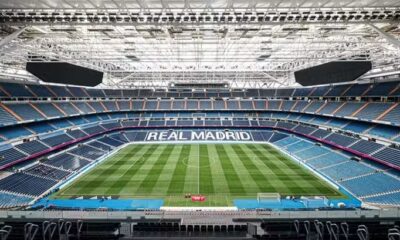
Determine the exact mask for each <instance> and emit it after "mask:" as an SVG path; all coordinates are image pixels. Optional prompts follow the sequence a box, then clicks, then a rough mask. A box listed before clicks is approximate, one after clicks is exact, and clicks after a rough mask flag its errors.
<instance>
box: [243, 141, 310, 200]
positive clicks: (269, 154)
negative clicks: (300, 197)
mask: <svg viewBox="0 0 400 240" xmlns="http://www.w3.org/2000/svg"><path fill="white" fill-rule="evenodd" d="M261 145H263V146H262V148H264V149H265V150H267V151H266V152H262V151H260V150H259V149H257V148H256V147H255V146H249V148H250V149H251V150H252V151H253V152H254V153H255V154H256V155H259V156H263V159H264V161H263V163H264V164H265V165H266V166H267V167H269V168H271V169H274V171H275V173H276V174H277V175H278V176H280V177H282V178H283V179H284V180H283V182H285V184H286V186H287V188H288V189H289V190H290V193H282V192H281V193H282V194H296V193H299V192H306V190H304V189H303V188H302V186H300V185H299V184H298V183H297V182H296V181H295V179H292V176H291V175H289V174H287V173H286V172H284V171H283V169H282V168H281V167H279V166H277V164H276V163H275V162H279V163H283V162H284V161H290V160H288V159H286V158H284V157H282V155H276V153H275V152H274V151H271V147H269V146H267V145H265V146H267V147H265V146H264V144H261ZM271 159H272V161H271ZM274 160H275V161H274Z"/></svg>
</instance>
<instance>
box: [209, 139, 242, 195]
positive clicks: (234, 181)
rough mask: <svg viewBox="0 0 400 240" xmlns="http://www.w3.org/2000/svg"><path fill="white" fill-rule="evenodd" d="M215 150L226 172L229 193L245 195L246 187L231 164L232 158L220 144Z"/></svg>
mask: <svg viewBox="0 0 400 240" xmlns="http://www.w3.org/2000/svg"><path fill="white" fill-rule="evenodd" d="M215 148H216V150H217V154H218V157H219V160H220V162H221V165H222V168H223V170H224V176H225V179H226V182H227V183H228V187H229V192H230V193H231V194H239V195H240V194H243V193H244V192H245V190H244V187H243V185H242V182H241V181H240V178H239V176H238V174H237V173H236V171H235V168H234V167H233V165H232V163H231V160H230V156H229V155H228V154H227V153H226V151H225V148H224V145H223V144H218V145H216V146H215Z"/></svg>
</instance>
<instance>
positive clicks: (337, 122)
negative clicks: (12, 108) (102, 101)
mask: <svg viewBox="0 0 400 240" xmlns="http://www.w3.org/2000/svg"><path fill="white" fill-rule="evenodd" d="M201 117H202V118H204V117H205V118H204V120H202V119H200V117H199V116H198V113H194V112H177V113H167V112H149V113H140V114H139V113H106V114H95V115H87V116H79V117H71V118H64V119H54V120H49V121H46V122H33V123H26V124H20V125H16V126H9V127H1V128H0V142H2V141H4V140H12V139H16V138H20V137H23V138H26V137H28V136H30V135H35V134H44V133H48V132H52V131H56V130H58V129H60V128H68V127H73V126H77V125H82V124H90V123H93V125H92V127H93V129H89V130H88V131H87V133H90V134H93V133H96V132H99V127H98V126H96V124H95V123H96V122H99V121H105V120H110V119H119V118H122V119H126V118H129V119H138V118H141V119H142V121H141V122H139V121H135V122H136V123H137V124H134V125H136V126H179V125H196V126H213V125H215V126H235V125H244V126H248V125H249V123H248V122H247V120H246V119H247V118H253V119H254V120H250V125H251V126H258V125H264V126H265V125H268V124H267V123H264V122H263V123H262V122H260V121H264V120H260V118H268V119H287V120H292V121H300V122H307V123H310V124H315V125H324V126H326V127H337V128H342V129H344V130H346V131H349V132H353V133H356V134H367V135H371V136H372V137H380V138H385V139H391V140H392V141H398V142H400V128H399V127H395V126H388V125H383V124H375V123H367V122H358V121H355V120H350V119H348V120H347V119H346V120H342V119H335V118H332V117H326V116H318V115H307V114H303V113H283V112H263V113H246V112H225V113H223V112H219V113H218V112H216V113H210V112H209V113H203V114H202V116H201ZM143 118H150V121H147V120H143ZM160 118H161V119H160ZM164 118H174V119H175V118H178V120H170V121H166V122H164V121H163V120H164ZM188 118H189V119H188ZM193 118H194V119H193ZM214 118H221V121H219V120H217V121H216V120H215V119H214ZM243 118H245V119H243ZM231 119H232V120H233V121H231ZM160 120H162V121H160ZM192 120H193V121H192ZM244 120H245V121H244ZM257 120H258V122H257ZM100 129H103V127H100Z"/></svg>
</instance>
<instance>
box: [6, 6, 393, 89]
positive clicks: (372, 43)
mask: <svg viewBox="0 0 400 240" xmlns="http://www.w3.org/2000/svg"><path fill="white" fill-rule="evenodd" d="M399 21H400V2H398V1H380V2H376V1H372V0H371V1H370V0H367V1H350V0H343V1H325V2H320V1H313V0H306V1H268V3H266V1H257V0H252V1H243V0H229V1H204V0H196V1H187V0H184V1H176V0H160V1H157V0H149V1H146V0H107V1H106V0H91V1H78V0H74V1H69V0H68V1H67V0H40V1H29V2H28V1H23V0H14V1H6V2H5V3H3V2H1V3H0V23H1V24H2V32H1V35H0V36H1V37H2V42H4V44H2V46H0V53H1V54H0V71H1V72H2V73H3V75H8V76H13V77H15V78H24V79H30V80H35V78H34V77H33V76H31V75H29V74H28V73H27V72H26V71H25V70H24V69H25V64H26V62H27V61H67V62H70V63H73V64H77V65H80V66H84V67H89V68H93V69H96V70H100V71H103V72H104V73H105V76H106V77H105V80H104V85H106V86H112V87H123V88H126V87H155V88H156V87H167V86H168V85H169V84H171V83H174V82H188V83H196V82H227V83H229V84H230V85H231V86H233V87H286V86H293V85H296V83H295V81H294V77H293V72H294V71H296V70H299V69H303V68H306V67H310V66H314V65H317V64H322V63H325V62H329V61H343V60H368V61H369V60H370V61H372V63H373V67H374V70H373V71H372V72H373V73H374V74H376V73H378V72H390V71H398V70H400V61H399V58H400V47H399V44H397V43H399V42H400V41H399V39H400V28H399ZM16 33H18V34H16ZM15 35H17V36H16V37H15ZM11 36H14V37H11ZM5 40H7V42H5ZM0 45H1V44H0Z"/></svg>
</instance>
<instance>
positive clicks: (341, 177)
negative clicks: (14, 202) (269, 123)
mask: <svg viewBox="0 0 400 240" xmlns="http://www.w3.org/2000/svg"><path fill="white" fill-rule="evenodd" d="M146 135H147V131H144V130H142V131H137V130H128V131H123V132H117V133H112V134H109V135H105V136H99V137H98V138H96V139H94V140H93V139H90V140H88V142H83V143H80V144H78V145H77V146H75V147H73V148H71V149H67V150H66V151H65V152H62V153H58V154H56V155H54V156H50V157H48V158H47V160H44V161H41V162H40V163H37V164H36V165H34V166H32V167H30V168H28V169H26V170H23V171H22V172H18V173H14V174H12V175H10V176H8V177H6V178H4V179H2V180H0V190H3V191H8V192H11V193H19V194H23V195H26V196H30V197H31V196H38V195H40V194H42V193H43V192H45V191H47V190H48V189H49V188H51V187H52V186H54V185H55V184H56V183H57V182H59V181H62V180H64V179H65V178H66V177H67V176H68V175H69V174H71V173H72V172H73V171H79V170H80V169H82V168H83V167H85V166H87V165H88V164H90V163H92V162H93V161H95V160H97V159H99V158H101V157H104V156H105V155H106V154H107V153H109V152H110V151H112V150H113V149H115V148H116V147H119V146H121V145H122V144H125V143H128V142H131V141H144V140H145V137H146ZM252 135H253V140H254V141H262V142H265V141H268V142H271V143H274V144H275V145H276V146H278V147H279V148H281V149H284V150H285V151H287V152H288V153H290V154H291V155H294V156H296V157H297V158H299V159H301V160H302V161H303V162H304V163H305V164H307V165H309V166H310V167H312V168H314V169H316V170H318V171H320V172H321V173H323V174H324V175H326V176H327V177H329V178H330V179H332V180H333V181H336V182H338V184H340V185H343V186H345V187H346V188H347V189H348V190H349V191H351V192H352V193H354V194H356V195H357V196H360V197H366V198H367V197H371V196H374V195H381V194H391V193H392V192H391V191H394V190H395V189H396V187H399V183H400V181H399V179H397V178H395V177H394V176H392V175H389V174H387V173H386V172H385V173H384V174H383V175H382V174H380V175H379V174H378V173H381V171H386V170H387V168H385V167H383V166H378V165H371V164H368V163H367V162H364V161H362V162H356V161H354V160H351V157H350V155H346V154H343V153H341V152H336V151H334V150H332V149H330V148H326V147H323V146H320V145H315V144H314V143H313V142H310V141H308V140H305V139H302V138H299V137H295V136H294V135H288V134H284V133H281V132H276V131H271V130H263V131H252ZM375 175H376V176H375ZM369 176H374V177H373V178H370V177H369ZM380 176H383V177H382V178H384V181H385V182H387V183H388V186H385V187H382V188H380V187H379V185H380V184H383V181H381V180H376V179H375V178H376V177H377V178H379V179H380V178H381V177H380ZM358 178H360V179H363V178H367V180H368V181H376V182H377V183H379V184H375V185H373V186H375V187H374V188H373V189H374V190H353V188H354V189H355V188H360V187H359V186H358V184H361V183H360V182H361V180H360V181H357V179H358ZM353 181H355V182H356V183H353ZM36 184H37V185H38V186H40V187H39V188H37V187H36ZM42 186H44V187H42ZM361 189H362V188H361Z"/></svg>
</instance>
